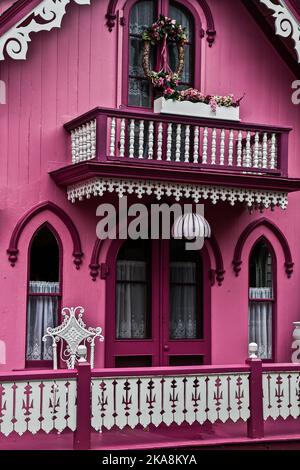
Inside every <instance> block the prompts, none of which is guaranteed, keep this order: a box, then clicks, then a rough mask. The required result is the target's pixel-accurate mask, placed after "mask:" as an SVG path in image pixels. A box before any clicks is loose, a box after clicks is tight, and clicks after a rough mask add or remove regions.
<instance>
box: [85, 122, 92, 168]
mask: <svg viewBox="0 0 300 470" xmlns="http://www.w3.org/2000/svg"><path fill="white" fill-rule="evenodd" d="M86 158H87V160H90V158H91V123H90V122H88V123H87V124H86Z"/></svg>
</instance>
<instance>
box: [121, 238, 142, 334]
mask: <svg viewBox="0 0 300 470" xmlns="http://www.w3.org/2000/svg"><path fill="white" fill-rule="evenodd" d="M116 270H117V273H116V274H117V276H116V278H117V285H116V338H117V339H146V338H150V318H149V312H150V309H149V299H150V297H149V295H150V294H149V290H150V289H149V247H148V243H147V242H143V241H141V240H136V241H128V242H126V243H125V244H124V246H123V248H122V250H121V251H120V253H119V256H118V260H117V266H116Z"/></svg>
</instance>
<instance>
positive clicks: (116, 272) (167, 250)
mask: <svg viewBox="0 0 300 470" xmlns="http://www.w3.org/2000/svg"><path fill="white" fill-rule="evenodd" d="M116 243H117V244H116V246H115V249H114V253H113V254H112V256H111V259H110V264H111V265H112V270H111V274H110V276H109V278H108V281H107V293H106V295H107V316H106V344H107V348H106V365H107V367H147V366H149V367H151V366H152V367H155V366H186V365H200V364H209V363H210V281H209V268H210V267H209V262H208V254H207V251H206V249H205V248H204V249H203V250H201V251H187V250H185V242H184V241H182V240H152V241H150V240H135V241H133V240H129V241H126V242H123V244H121V242H116Z"/></svg>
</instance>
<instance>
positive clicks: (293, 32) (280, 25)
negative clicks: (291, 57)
mask: <svg viewBox="0 0 300 470" xmlns="http://www.w3.org/2000/svg"><path fill="white" fill-rule="evenodd" d="M260 3H263V4H264V5H266V7H268V8H269V9H270V10H272V11H273V12H274V13H273V15H272V16H273V17H274V18H275V33H276V34H277V35H278V36H281V37H283V38H288V37H291V38H292V39H293V41H294V43H295V51H296V54H297V58H298V63H300V23H299V21H297V19H296V18H295V16H294V15H293V13H292V12H291V10H290V9H289V8H288V6H287V4H286V2H285V1H284V0H279V1H278V3H276V4H275V3H273V1H271V0H260Z"/></svg>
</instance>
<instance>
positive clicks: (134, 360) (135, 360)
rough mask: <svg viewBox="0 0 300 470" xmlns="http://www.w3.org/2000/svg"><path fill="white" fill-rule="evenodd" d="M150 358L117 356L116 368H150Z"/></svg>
mask: <svg viewBox="0 0 300 470" xmlns="http://www.w3.org/2000/svg"><path fill="white" fill-rule="evenodd" d="M151 366H152V357H151V356H117V357H116V367H151Z"/></svg>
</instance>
